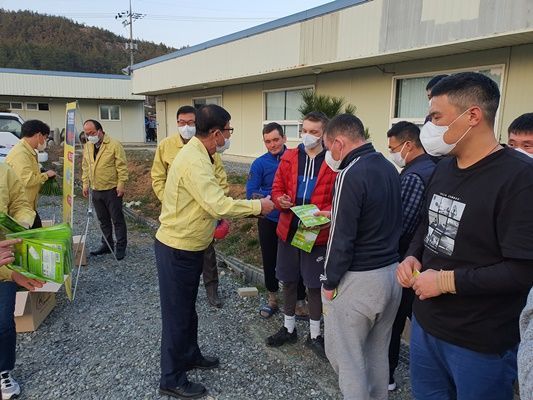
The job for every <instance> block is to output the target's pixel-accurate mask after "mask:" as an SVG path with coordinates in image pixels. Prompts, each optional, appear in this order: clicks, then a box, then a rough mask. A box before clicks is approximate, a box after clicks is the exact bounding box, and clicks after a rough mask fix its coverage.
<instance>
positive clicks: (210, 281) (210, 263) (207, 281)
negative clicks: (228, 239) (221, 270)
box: [202, 243, 218, 287]
mask: <svg viewBox="0 0 533 400" xmlns="http://www.w3.org/2000/svg"><path fill="white" fill-rule="evenodd" d="M202 275H203V277H204V286H205V287H208V286H211V285H218V268H217V254H216V253H215V247H214V246H213V243H211V244H210V245H209V247H208V248H207V249H205V251H204V263H203V268H202Z"/></svg>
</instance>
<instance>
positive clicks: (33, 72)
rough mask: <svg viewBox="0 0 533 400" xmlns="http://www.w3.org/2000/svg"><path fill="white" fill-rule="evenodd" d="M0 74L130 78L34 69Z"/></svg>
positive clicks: (1, 70) (5, 70)
mask: <svg viewBox="0 0 533 400" xmlns="http://www.w3.org/2000/svg"><path fill="white" fill-rule="evenodd" d="M0 73H4V74H26V75H44V76H68V77H74V78H99V79H121V80H131V77H130V76H127V75H118V74H117V75H115V74H96V73H92V72H70V71H48V70H36V69H17V68H0Z"/></svg>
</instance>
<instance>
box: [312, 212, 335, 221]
mask: <svg viewBox="0 0 533 400" xmlns="http://www.w3.org/2000/svg"><path fill="white" fill-rule="evenodd" d="M313 215H314V216H315V217H326V218H327V219H331V211H317V212H316V213H314V214H313Z"/></svg>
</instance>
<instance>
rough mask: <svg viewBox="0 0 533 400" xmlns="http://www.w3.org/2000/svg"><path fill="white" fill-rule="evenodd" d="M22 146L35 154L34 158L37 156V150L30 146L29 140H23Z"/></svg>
mask: <svg viewBox="0 0 533 400" xmlns="http://www.w3.org/2000/svg"><path fill="white" fill-rule="evenodd" d="M21 141H22V145H23V146H24V148H25V149H26V150H27V151H29V152H30V153H31V154H33V155H34V156H36V155H37V152H36V151H35V149H34V148H33V147H31V146H30V144H29V143H28V141H27V140H25V139H22V140H21Z"/></svg>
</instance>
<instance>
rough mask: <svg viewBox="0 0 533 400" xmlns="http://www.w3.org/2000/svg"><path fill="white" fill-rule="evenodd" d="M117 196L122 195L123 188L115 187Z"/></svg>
mask: <svg viewBox="0 0 533 400" xmlns="http://www.w3.org/2000/svg"><path fill="white" fill-rule="evenodd" d="M117 196H118V197H122V196H124V189H119V188H117Z"/></svg>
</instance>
